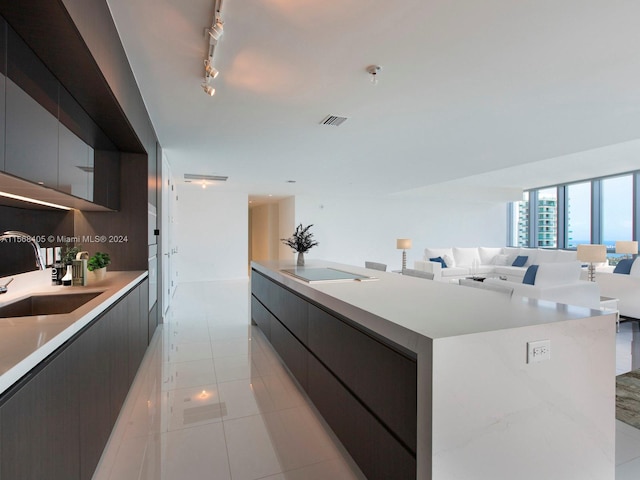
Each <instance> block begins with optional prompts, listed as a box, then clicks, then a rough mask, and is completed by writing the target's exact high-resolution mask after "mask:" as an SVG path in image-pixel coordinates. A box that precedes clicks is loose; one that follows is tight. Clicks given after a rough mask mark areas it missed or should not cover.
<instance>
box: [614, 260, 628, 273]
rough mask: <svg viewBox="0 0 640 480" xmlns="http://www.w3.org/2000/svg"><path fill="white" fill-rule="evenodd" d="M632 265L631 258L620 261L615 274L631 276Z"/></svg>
mask: <svg viewBox="0 0 640 480" xmlns="http://www.w3.org/2000/svg"><path fill="white" fill-rule="evenodd" d="M631 265H633V259H631V258H625V259H624V260H620V261H619V262H618V264H617V265H616V268H615V269H614V270H613V273H622V274H623V275H629V272H630V271H631Z"/></svg>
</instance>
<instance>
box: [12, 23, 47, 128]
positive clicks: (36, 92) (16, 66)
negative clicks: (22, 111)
mask: <svg viewBox="0 0 640 480" xmlns="http://www.w3.org/2000/svg"><path fill="white" fill-rule="evenodd" d="M7 77H8V78H9V79H10V80H12V81H13V82H14V83H15V84H16V85H17V86H18V87H20V89H22V90H23V91H24V92H25V93H26V94H27V96H29V97H31V98H32V99H34V100H35V102H36V103H38V104H39V105H42V106H43V107H44V109H45V110H46V111H48V112H49V113H50V114H51V115H52V116H53V118H55V119H56V121H57V119H58V103H59V102H58V96H59V91H58V90H59V88H60V86H59V85H60V84H59V82H58V79H57V78H56V77H55V76H54V75H53V74H52V73H51V72H50V71H49V69H48V68H47V67H46V66H45V65H44V63H42V61H41V60H40V59H39V58H38V56H37V55H36V54H35V53H34V52H33V50H31V48H29V46H28V45H27V44H26V43H25V42H24V41H23V40H22V38H20V37H19V36H18V34H17V33H16V32H15V31H14V30H13V29H12V28H11V27H8V31H7Z"/></svg>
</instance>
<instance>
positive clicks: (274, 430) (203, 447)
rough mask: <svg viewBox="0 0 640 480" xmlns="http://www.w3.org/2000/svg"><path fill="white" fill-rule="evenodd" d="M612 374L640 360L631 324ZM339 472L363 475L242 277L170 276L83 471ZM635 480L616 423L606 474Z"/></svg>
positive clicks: (311, 478)
mask: <svg viewBox="0 0 640 480" xmlns="http://www.w3.org/2000/svg"><path fill="white" fill-rule="evenodd" d="M616 341H617V345H616V353H617V359H616V363H617V365H616V368H617V372H616V373H617V374H620V373H624V372H627V371H629V370H631V369H635V368H640V328H639V326H638V322H635V321H634V322H623V323H622V325H621V329H620V333H618V335H617V336H616ZM185 478H201V479H208V480H209V479H210V480H227V479H231V480H254V479H264V480H329V479H330V480H347V479H364V476H363V475H362V473H361V472H360V470H359V469H358V467H357V466H356V465H355V464H354V463H353V461H352V460H351V458H350V457H349V455H348V454H347V453H346V452H345V450H344V449H343V447H342V446H341V445H340V443H339V442H338V441H337V440H336V438H335V436H334V435H333V433H332V432H331V431H330V430H329V429H328V427H327V426H326V424H325V423H324V421H323V420H322V418H321V417H320V415H319V414H318V413H317V411H316V410H315V408H314V407H313V406H312V405H311V403H310V401H309V400H308V398H307V396H306V395H305V393H304V392H302V391H301V390H300V388H299V387H298V386H297V384H296V383H295V382H294V381H293V380H292V379H291V377H290V376H289V374H288V373H287V371H286V369H285V368H284V367H283V365H282V364H281V362H280V360H279V358H278V356H277V355H276V354H275V352H274V351H273V349H272V348H271V346H270V345H269V343H268V342H267V341H266V340H265V339H264V337H263V336H262V334H261V333H260V332H259V330H257V329H256V328H255V327H251V326H250V324H249V285H248V282H247V281H243V280H238V281H220V282H202V283H188V284H181V285H180V286H179V288H178V290H177V292H176V295H175V297H174V299H173V303H172V307H171V309H170V312H169V315H168V317H167V318H166V319H165V324H164V325H163V326H162V327H161V328H159V329H158V331H157V332H156V335H155V337H154V340H153V342H152V345H151V346H150V348H149V350H148V351H147V354H146V356H145V358H144V361H143V363H142V366H141V368H140V370H139V371H138V374H137V376H136V379H135V381H134V384H133V386H132V388H131V390H130V392H129V395H128V396H127V400H126V402H125V405H124V407H123V410H122V412H121V414H120V417H119V419H118V423H117V424H116V427H115V429H114V431H113V432H112V435H111V439H110V440H109V444H108V445H107V448H106V449H105V452H104V454H103V456H102V459H101V461H100V465H99V466H98V469H97V470H96V473H95V475H94V480H182V479H185ZM638 478H640V430H638V429H635V428H633V427H630V426H629V425H626V424H624V423H622V422H618V421H616V480H631V479H633V480H637V479H638Z"/></svg>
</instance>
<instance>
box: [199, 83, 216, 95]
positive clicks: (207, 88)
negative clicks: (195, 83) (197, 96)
mask: <svg viewBox="0 0 640 480" xmlns="http://www.w3.org/2000/svg"><path fill="white" fill-rule="evenodd" d="M202 89H203V90H204V93H206V94H207V95H209V96H210V97H213V96H214V95H215V94H216V89H215V88H213V87H212V86H211V85H207V84H206V83H203V84H202Z"/></svg>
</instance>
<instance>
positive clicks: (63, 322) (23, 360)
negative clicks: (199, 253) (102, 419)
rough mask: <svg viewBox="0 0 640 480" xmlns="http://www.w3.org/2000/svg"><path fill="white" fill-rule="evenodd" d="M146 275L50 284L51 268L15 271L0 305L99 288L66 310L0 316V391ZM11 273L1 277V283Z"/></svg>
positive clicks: (131, 273) (133, 273) (110, 275)
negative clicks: (81, 283) (83, 284)
mask: <svg viewBox="0 0 640 480" xmlns="http://www.w3.org/2000/svg"><path fill="white" fill-rule="evenodd" d="M146 276H147V272H146V271H128V272H108V273H107V278H106V279H105V280H104V281H102V282H98V283H95V284H93V285H92V284H89V285H88V286H86V287H63V286H52V285H51V270H50V269H47V270H42V271H35V272H28V273H23V274H20V275H14V276H13V278H14V281H13V282H12V283H11V284H10V285H9V291H8V292H7V293H5V294H2V295H0V307H2V306H4V305H6V304H8V303H12V302H14V301H17V300H20V299H22V298H25V297H28V296H30V295H33V294H52V293H53V294H63V295H64V294H73V293H80V292H82V293H84V292H87V293H89V292H102V293H101V294H100V295H98V296H97V297H96V298H94V299H92V300H90V301H89V302H87V303H85V304H84V305H82V306H81V307H80V308H78V309H76V310H74V311H73V312H71V313H68V314H60V315H37V316H30V317H11V318H0V394H2V393H3V392H4V391H5V390H7V389H8V388H9V387H11V386H12V385H13V384H14V383H16V382H17V381H18V380H19V379H20V378H21V377H23V376H24V375H25V374H27V373H28V372H29V371H30V370H31V369H33V368H34V367H35V366H37V365H38V363H40V362H41V361H42V360H44V359H45V358H46V357H47V356H49V355H50V354H51V353H53V352H54V351H55V350H56V349H57V348H58V347H60V346H61V345H62V344H64V342H66V341H67V340H68V339H69V338H71V337H72V336H73V335H74V334H75V333H77V332H78V331H80V330H81V329H82V328H83V327H84V326H85V325H87V324H88V323H90V322H91V321H92V320H93V319H95V318H96V317H97V316H98V315H100V314H101V313H102V312H104V311H105V310H106V309H107V308H109V307H110V306H111V305H113V304H114V303H115V302H117V300H118V299H120V298H121V297H122V296H123V295H125V294H126V293H127V292H128V291H129V290H130V289H131V288H133V287H134V286H135V285H136V284H137V283H139V282H140V281H141V280H143V279H144V278H145V277H146ZM9 278H12V277H5V278H2V279H0V285H1V284H4V283H6V282H7V280H8V279H9Z"/></svg>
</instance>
